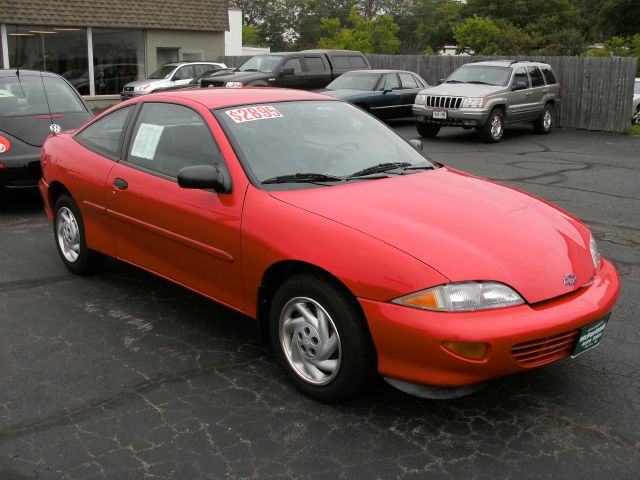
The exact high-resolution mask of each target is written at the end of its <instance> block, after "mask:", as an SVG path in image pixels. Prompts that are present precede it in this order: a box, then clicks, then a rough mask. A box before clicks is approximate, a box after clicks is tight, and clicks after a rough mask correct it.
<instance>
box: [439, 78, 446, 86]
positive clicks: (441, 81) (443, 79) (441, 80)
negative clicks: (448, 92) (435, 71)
mask: <svg viewBox="0 0 640 480" xmlns="http://www.w3.org/2000/svg"><path fill="white" fill-rule="evenodd" d="M445 80H446V78H439V79H438V85H440V84H441V83H444V81H445Z"/></svg>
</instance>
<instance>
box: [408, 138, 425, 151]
mask: <svg viewBox="0 0 640 480" xmlns="http://www.w3.org/2000/svg"><path fill="white" fill-rule="evenodd" d="M409 143H410V144H411V146H412V147H413V148H415V149H416V150H418V151H419V152H421V151H422V140H419V139H417V138H412V139H411V140H409Z"/></svg>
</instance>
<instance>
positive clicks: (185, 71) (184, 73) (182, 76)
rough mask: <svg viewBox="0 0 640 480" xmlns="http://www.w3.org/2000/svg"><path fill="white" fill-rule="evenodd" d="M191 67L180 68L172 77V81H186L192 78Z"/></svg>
mask: <svg viewBox="0 0 640 480" xmlns="http://www.w3.org/2000/svg"><path fill="white" fill-rule="evenodd" d="M194 76H195V75H194V72H193V65H187V66H186V67H181V68H180V69H178V71H177V72H176V73H175V75H174V76H173V80H187V79H190V78H193V77H194Z"/></svg>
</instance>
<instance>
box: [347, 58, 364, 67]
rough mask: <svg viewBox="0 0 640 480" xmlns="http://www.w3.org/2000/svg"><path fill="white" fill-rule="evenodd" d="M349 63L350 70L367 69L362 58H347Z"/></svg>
mask: <svg viewBox="0 0 640 480" xmlns="http://www.w3.org/2000/svg"><path fill="white" fill-rule="evenodd" d="M349 59H350V60H349V63H350V64H351V68H357V69H361V68H367V64H366V63H365V61H364V58H362V57H349Z"/></svg>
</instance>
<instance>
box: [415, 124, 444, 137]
mask: <svg viewBox="0 0 640 480" xmlns="http://www.w3.org/2000/svg"><path fill="white" fill-rule="evenodd" d="M416 129H417V130H418V133H419V134H420V135H421V136H423V137H431V138H433V137H435V136H436V135H438V132H439V131H440V125H431V124H429V123H420V122H416Z"/></svg>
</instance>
